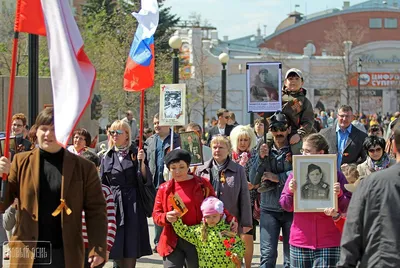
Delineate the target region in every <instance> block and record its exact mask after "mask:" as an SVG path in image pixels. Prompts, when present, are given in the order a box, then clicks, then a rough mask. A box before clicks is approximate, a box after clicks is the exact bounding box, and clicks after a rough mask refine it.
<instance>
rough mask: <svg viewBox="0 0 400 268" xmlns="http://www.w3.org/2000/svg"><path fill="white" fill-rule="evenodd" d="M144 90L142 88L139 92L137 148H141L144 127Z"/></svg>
mask: <svg viewBox="0 0 400 268" xmlns="http://www.w3.org/2000/svg"><path fill="white" fill-rule="evenodd" d="M144 91H145V89H142V90H141V92H140V122H139V126H140V129H139V150H140V149H143V129H144V94H145V93H144Z"/></svg>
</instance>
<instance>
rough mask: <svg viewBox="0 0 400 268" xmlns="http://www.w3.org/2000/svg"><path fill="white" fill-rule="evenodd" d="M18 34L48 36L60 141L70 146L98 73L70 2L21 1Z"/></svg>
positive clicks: (18, 8) (18, 6)
mask: <svg viewBox="0 0 400 268" xmlns="http://www.w3.org/2000/svg"><path fill="white" fill-rule="evenodd" d="M14 27H15V31H17V32H27V33H31V34H38V35H44V36H46V37H47V43H48V47H49V57H50V73H51V84H52V89H53V103H54V128H55V134H56V138H57V141H58V142H59V143H61V144H63V145H66V144H67V142H68V140H69V138H70V137H71V135H72V131H73V130H74V129H75V127H76V125H77V124H78V122H79V120H80V118H81V116H82V115H83V113H84V111H85V109H86V107H87V106H88V104H89V103H90V96H91V94H92V90H93V86H94V82H95V79H96V70H95V68H94V66H93V65H92V63H91V62H90V60H89V59H88V57H87V56H86V54H85V51H84V50H83V40H82V37H81V35H80V32H79V29H78V26H77V24H76V22H75V19H74V17H73V15H72V11H71V7H70V6H69V3H68V1H66V0H18V2H17V12H16V17H15V26H14Z"/></svg>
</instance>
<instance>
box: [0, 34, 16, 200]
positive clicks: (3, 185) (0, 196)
mask: <svg viewBox="0 0 400 268" xmlns="http://www.w3.org/2000/svg"><path fill="white" fill-rule="evenodd" d="M18 37H19V33H18V32H17V31H15V32H14V40H13V49H12V56H11V72H10V86H9V90H8V104H7V105H8V106H7V118H6V140H5V143H4V156H5V157H7V158H9V156H10V136H11V118H12V106H13V102H14V86H15V71H16V65H17V50H18ZM10 160H11V159H10ZM7 175H8V174H5V173H3V177H2V180H1V193H0V201H1V202H4V200H5V198H6V191H7V182H8V181H7V177H8V176H7Z"/></svg>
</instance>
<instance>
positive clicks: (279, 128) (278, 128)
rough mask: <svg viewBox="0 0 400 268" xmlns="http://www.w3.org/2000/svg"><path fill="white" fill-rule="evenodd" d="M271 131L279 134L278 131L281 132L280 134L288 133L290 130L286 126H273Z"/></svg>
mask: <svg viewBox="0 0 400 268" xmlns="http://www.w3.org/2000/svg"><path fill="white" fill-rule="evenodd" d="M270 129H271V131H272V132H278V131H280V132H284V131H286V130H287V129H288V128H287V127H286V126H283V125H282V126H272V127H271V128H270Z"/></svg>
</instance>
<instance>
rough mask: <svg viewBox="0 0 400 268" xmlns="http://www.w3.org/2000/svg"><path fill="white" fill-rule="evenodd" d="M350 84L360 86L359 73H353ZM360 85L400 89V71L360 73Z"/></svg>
mask: <svg viewBox="0 0 400 268" xmlns="http://www.w3.org/2000/svg"><path fill="white" fill-rule="evenodd" d="M350 86H353V87H357V86H358V74H357V73H354V74H353V75H352V79H351V80H350ZM360 86H362V87H375V88H376V87H378V88H399V89H400V73H360Z"/></svg>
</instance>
